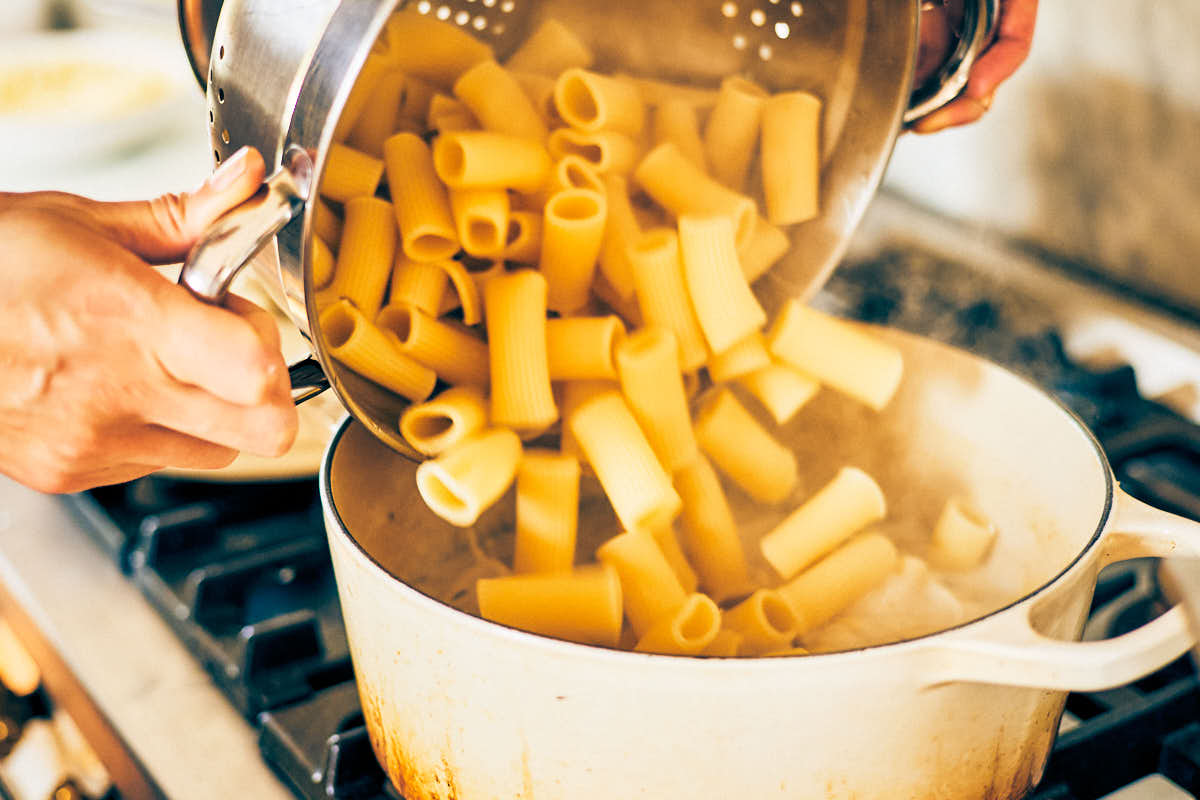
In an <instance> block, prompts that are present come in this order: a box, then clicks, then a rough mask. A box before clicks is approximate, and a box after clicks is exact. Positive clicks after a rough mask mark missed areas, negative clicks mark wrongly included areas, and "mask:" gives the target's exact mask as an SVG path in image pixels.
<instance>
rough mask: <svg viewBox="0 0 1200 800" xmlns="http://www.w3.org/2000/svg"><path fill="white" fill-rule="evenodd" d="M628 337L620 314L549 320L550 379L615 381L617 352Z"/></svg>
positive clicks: (547, 329)
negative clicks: (620, 344)
mask: <svg viewBox="0 0 1200 800" xmlns="http://www.w3.org/2000/svg"><path fill="white" fill-rule="evenodd" d="M624 337H625V324H624V323H623V322H621V318H620V317H618V316H616V315H611V314H610V315H609V316H606V317H563V318H559V319H548V320H546V354H547V360H548V361H549V365H550V380H552V381H578V380H591V379H603V378H607V379H610V380H615V379H616V377H617V366H616V362H615V360H614V351H615V350H616V348H617V345H618V344H619V343H620V342H621V341H622V340H623V339H624Z"/></svg>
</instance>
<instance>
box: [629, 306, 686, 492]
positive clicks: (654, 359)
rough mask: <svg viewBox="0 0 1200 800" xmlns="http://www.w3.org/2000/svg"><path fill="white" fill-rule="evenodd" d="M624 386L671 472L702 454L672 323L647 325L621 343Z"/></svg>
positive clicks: (632, 404)
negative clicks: (659, 325) (689, 407)
mask: <svg viewBox="0 0 1200 800" xmlns="http://www.w3.org/2000/svg"><path fill="white" fill-rule="evenodd" d="M616 361H617V371H618V372H619V374H620V376H621V391H622V392H623V393H624V394H625V399H626V401H627V402H628V403H629V407H630V409H632V411H633V416H634V418H636V419H637V422H638V426H639V427H641V429H642V432H643V433H645V435H646V439H647V440H648V441H649V442H650V447H651V448H652V449H653V450H654V454H655V455H656V456H657V457H658V461H659V463H660V464H662V465H663V468H664V469H666V470H667V472H670V473H673V472H675V470H677V469H680V468H682V467H684V466H686V465H687V464H689V463H691V462H692V461H695V460H696V458H698V457H699V455H700V449H699V446H698V445H697V444H696V435H695V433H693V432H692V420H691V415H690V414H689V413H688V403H687V395H686V394H685V393H684V389H683V378H682V376H681V375H680V372H679V346H678V345H677V344H676V343H675V335H674V334H672V333H671V331H670V330H668V329H666V328H658V327H650V328H643V329H641V330H639V331H637V332H636V333H634V334H632V335H631V336H629V337H627V338H626V339H625V340H624V341H622V342H620V343H619V344H618V345H617V351H616Z"/></svg>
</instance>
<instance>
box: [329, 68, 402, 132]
mask: <svg viewBox="0 0 1200 800" xmlns="http://www.w3.org/2000/svg"><path fill="white" fill-rule="evenodd" d="M393 69H394V65H393V64H392V63H391V61H390V60H389V59H388V58H387V57H385V56H384V55H382V54H380V53H370V54H368V55H367V60H366V61H364V62H363V65H362V69H360V70H359V71H358V77H356V78H355V79H354V86H352V87H351V88H350V94H349V95H347V97H346V104H345V105H344V106H342V113H341V115H340V116H339V117H338V121H337V125H336V126H334V129H333V140H334V141H335V142H344V141H345V140H346V137H347V136H349V135H350V131H351V130H352V129H353V128H354V125H355V124H356V123H357V122H358V118H359V117H360V116H362V113H363V111H364V110H365V109H366V107H367V102H368V101H369V100H370V99H371V95H372V93H374V91H375V87H376V86H377V85H378V84H379V81H380V79H381V78H382V77H383V76H384V74H385V73H387V72H390V71H392V70H393Z"/></svg>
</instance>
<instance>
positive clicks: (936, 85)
mask: <svg viewBox="0 0 1200 800" xmlns="http://www.w3.org/2000/svg"><path fill="white" fill-rule="evenodd" d="M922 5H923V4H922ZM999 19H1000V0H965V2H964V3H963V20H962V31H961V32H960V34H959V36H958V46H957V47H956V48H955V49H954V52H952V53H951V54H950V57H949V58H948V59H946V62H945V63H944V64H942V66H941V67H939V68H938V70H937V71H936V72H934V73H933V75H931V76H930V77H929V78H928V79H927V80H926V81H925V82H924V83H922V84H921V85H920V86H915V87H913V92H912V95H911V96H910V97H909V100H908V109H907V110H906V111H905V112H904V124H905V125H906V126H912V125H914V124H916V123H917V122H918V121H920V120H921V118H923V117H925V116H927V115H929V114H931V113H933V112H934V111H937V110H938V109H939V108H941V107H942V106H944V105H947V104H949V103H950V101H952V100H953V99H954V98H956V97H958V96H959V95H960V94H961V93H962V90H963V89H965V88H966V86H967V78H968V77H969V74H970V72H971V67H972V66H974V64H975V60H976V59H977V58H978V57H979V56H980V55H981V54H982V53H983V51H984V50H985V49H987V46H988V45H989V44H991V42H992V34H993V33H995V30H996V24H997V22H998V21H999Z"/></svg>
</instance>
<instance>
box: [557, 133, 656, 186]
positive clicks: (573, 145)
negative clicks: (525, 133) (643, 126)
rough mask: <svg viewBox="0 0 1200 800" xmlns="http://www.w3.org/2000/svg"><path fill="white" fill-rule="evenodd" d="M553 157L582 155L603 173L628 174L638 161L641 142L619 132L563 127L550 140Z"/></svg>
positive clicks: (597, 170)
mask: <svg viewBox="0 0 1200 800" xmlns="http://www.w3.org/2000/svg"><path fill="white" fill-rule="evenodd" d="M546 149H547V150H548V151H549V152H550V157H551V158H553V159H560V158H563V157H565V156H578V157H579V158H582V159H583V160H584V161H586V162H587V163H588V164H590V165H591V166H592V168H593V169H595V170H596V172H598V173H600V174H607V173H610V172H611V173H615V174H617V175H626V174H628V173H629V171H630V170H632V169H633V165H634V162H635V161H636V160H637V144H635V143H634V141H633V139H630V138H629V137H628V136H626V135H625V134H623V133H618V132H616V131H577V130H574V129H573V128H559V129H557V130H555V131H554V132H553V133H551V134H550V138H549V139H547V140H546Z"/></svg>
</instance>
